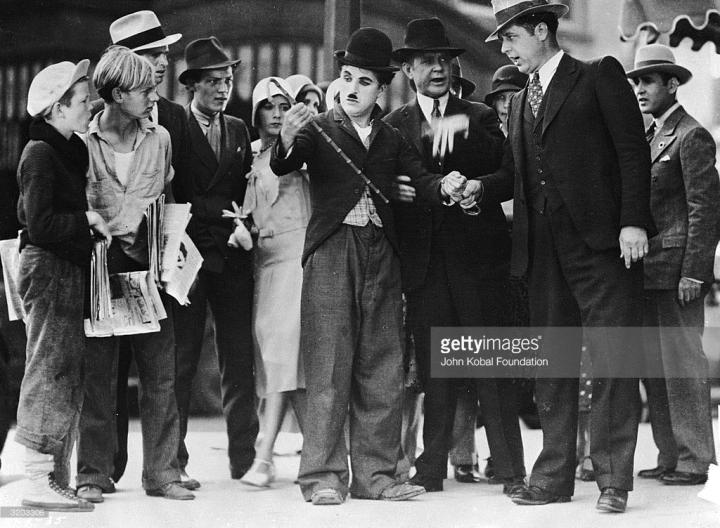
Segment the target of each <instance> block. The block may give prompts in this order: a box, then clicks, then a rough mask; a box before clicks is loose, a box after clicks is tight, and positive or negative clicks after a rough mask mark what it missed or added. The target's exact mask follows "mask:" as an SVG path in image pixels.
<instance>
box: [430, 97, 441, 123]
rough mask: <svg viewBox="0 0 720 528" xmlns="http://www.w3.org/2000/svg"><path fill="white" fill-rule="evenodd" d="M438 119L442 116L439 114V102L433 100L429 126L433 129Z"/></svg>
mask: <svg viewBox="0 0 720 528" xmlns="http://www.w3.org/2000/svg"><path fill="white" fill-rule="evenodd" d="M440 119H442V114H441V113H440V101H439V100H437V99H433V109H432V112H430V124H431V125H433V128H434V127H435V125H436V124H437V122H438V121H439V120H440Z"/></svg>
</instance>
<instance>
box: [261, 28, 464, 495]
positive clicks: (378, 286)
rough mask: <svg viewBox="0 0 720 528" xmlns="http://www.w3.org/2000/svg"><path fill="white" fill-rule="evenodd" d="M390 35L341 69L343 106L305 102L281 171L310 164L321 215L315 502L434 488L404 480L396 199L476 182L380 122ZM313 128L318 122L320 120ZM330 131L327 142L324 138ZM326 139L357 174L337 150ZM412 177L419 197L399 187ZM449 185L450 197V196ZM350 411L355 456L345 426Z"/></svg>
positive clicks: (310, 287) (305, 474)
mask: <svg viewBox="0 0 720 528" xmlns="http://www.w3.org/2000/svg"><path fill="white" fill-rule="evenodd" d="M391 53H392V43H391V42H390V39H389V38H388V37H387V35H385V34H384V33H383V32H381V31H379V30H377V29H374V28H360V29H359V30H357V31H356V32H355V33H353V34H352V36H351V37H350V40H349V41H348V44H347V47H346V49H345V50H344V51H338V52H336V53H335V56H336V57H337V60H338V62H339V64H340V65H341V72H340V88H339V103H337V104H335V106H334V108H332V109H331V110H329V111H328V112H326V113H324V114H320V115H319V116H317V117H315V119H314V121H313V117H312V113H311V111H310V110H309V109H307V107H306V106H305V105H304V104H302V103H300V104H297V105H295V106H293V107H292V108H291V109H290V110H289V111H288V113H287V114H286V116H285V123H284V125H283V128H282V130H281V133H280V140H279V141H278V146H277V147H276V149H274V151H273V158H272V161H271V167H272V169H273V171H274V172H275V173H276V174H287V173H288V172H290V171H293V170H296V169H299V168H300V167H301V165H302V164H303V163H304V162H307V166H308V171H309V173H310V185H311V196H312V210H313V212H312V216H311V218H310V221H309V225H308V228H307V233H306V238H305V249H304V252H303V257H302V262H303V266H304V272H303V291H302V306H301V337H300V348H301V354H302V355H303V360H304V367H305V372H306V382H307V400H308V401H307V416H308V417H311V419H312V421H313V423H314V426H313V427H310V428H307V431H306V432H305V441H304V444H303V451H302V457H301V459H300V474H299V480H300V487H301V490H302V493H303V496H304V497H305V500H307V501H312V502H313V504H340V503H342V502H343V501H344V499H345V496H346V495H347V493H348V488H349V490H350V492H351V493H352V495H353V497H355V498H365V499H379V500H406V499H409V498H412V497H414V496H416V495H419V494H420V493H423V492H424V491H425V490H424V489H423V488H422V487H421V486H414V485H410V484H407V483H404V484H398V483H397V482H396V481H395V480H394V475H395V469H396V464H397V458H398V452H399V449H400V427H401V406H402V396H403V352H402V347H403V334H402V304H401V293H400V265H399V260H398V240H397V234H396V231H395V224H394V220H393V216H392V211H391V209H390V206H389V204H388V203H387V197H388V196H390V195H391V193H394V194H395V195H396V196H397V197H398V198H400V199H410V198H412V197H414V195H415V188H416V189H417V193H418V194H419V195H420V196H421V197H422V198H423V199H425V200H428V201H429V202H433V203H440V200H441V196H444V197H446V198H448V197H450V198H451V197H452V196H455V197H457V196H458V195H459V191H460V190H461V188H462V186H463V185H464V181H465V178H464V177H463V176H461V175H460V174H458V173H454V174H451V175H449V176H447V177H445V179H444V184H442V185H441V180H443V178H442V177H441V176H440V175H438V174H430V173H428V172H427V171H425V170H424V169H423V168H422V162H421V160H420V158H419V157H418V154H417V151H415V149H414V148H413V147H412V146H411V145H410V144H409V143H407V142H406V141H405V140H404V139H403V137H402V136H401V135H400V134H399V133H398V132H397V131H396V130H395V129H393V128H392V127H391V126H389V125H388V124H386V123H384V122H383V121H382V120H381V119H379V115H380V112H381V110H380V108H379V107H378V106H377V104H376V101H377V98H378V96H380V94H381V93H382V92H383V91H384V90H385V87H386V86H387V85H388V84H389V83H390V81H391V79H392V77H393V74H394V72H395V71H396V70H397V68H395V67H393V66H391V65H390V59H391ZM311 121H313V122H312V123H311ZM320 130H322V133H321V132H320ZM323 134H325V135H326V136H327V137H329V138H330V139H331V140H332V141H333V142H334V143H335V144H336V145H337V146H338V147H339V148H340V149H341V150H342V152H343V153H344V155H345V156H347V157H348V158H349V159H350V160H351V162H352V164H354V165H355V168H358V169H360V168H361V169H362V173H360V171H355V170H354V168H352V167H351V165H349V164H348V163H347V162H346V160H344V159H343V158H342V157H341V155H339V154H338V153H337V152H336V151H335V149H334V148H333V147H331V146H330V145H329V144H328V143H327V140H326V138H324V137H323ZM398 174H407V175H409V176H410V177H411V178H412V180H413V183H414V185H415V188H413V187H411V186H409V185H406V184H400V185H398V186H397V187H396V188H395V190H393V186H394V181H395V177H396V175H398ZM441 186H442V187H443V189H444V190H443V191H441ZM348 406H349V409H350V453H351V454H350V457H351V462H350V463H351V466H352V473H353V480H352V484H351V485H350V486H348V482H349V472H348V461H347V459H348V453H347V449H346V446H345V436H344V434H343V424H344V422H345V418H346V416H347V413H348Z"/></svg>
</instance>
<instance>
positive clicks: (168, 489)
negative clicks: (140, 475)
mask: <svg viewBox="0 0 720 528" xmlns="http://www.w3.org/2000/svg"><path fill="white" fill-rule="evenodd" d="M145 495H148V496H150V497H163V498H165V499H171V500H193V499H194V498H195V494H194V493H193V492H192V491H190V490H187V489H185V488H183V487H182V486H181V485H180V483H179V482H168V483H167V484H165V485H163V486H160V487H159V488H155V489H149V490H145Z"/></svg>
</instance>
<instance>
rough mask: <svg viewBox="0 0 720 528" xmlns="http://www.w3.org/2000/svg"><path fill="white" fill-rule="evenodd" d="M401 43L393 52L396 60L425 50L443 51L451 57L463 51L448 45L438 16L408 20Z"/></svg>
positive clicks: (403, 60)
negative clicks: (402, 45) (400, 46)
mask: <svg viewBox="0 0 720 528" xmlns="http://www.w3.org/2000/svg"><path fill="white" fill-rule="evenodd" d="M403 43H404V47H402V48H398V49H396V50H395V51H394V52H393V59H395V60H396V61H398V62H406V61H407V60H408V58H409V57H411V56H412V54H413V53H423V52H426V51H430V52H432V51H443V52H445V53H447V54H448V55H450V56H451V57H457V56H458V55H460V54H461V53H464V52H465V50H464V49H463V48H456V47H453V46H451V45H450V40H448V38H447V35H446V33H445V26H443V23H442V22H440V19H439V18H416V19H415V20H411V21H410V22H408V25H407V27H406V28H405V39H404V41H403Z"/></svg>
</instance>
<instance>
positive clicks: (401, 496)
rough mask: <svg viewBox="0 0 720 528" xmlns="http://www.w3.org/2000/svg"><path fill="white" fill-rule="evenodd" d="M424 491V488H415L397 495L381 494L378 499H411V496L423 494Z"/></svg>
mask: <svg viewBox="0 0 720 528" xmlns="http://www.w3.org/2000/svg"><path fill="white" fill-rule="evenodd" d="M425 493H426V491H425V488H423V489H422V490H415V491H411V492H408V493H403V494H402V495H398V496H396V497H383V496H380V500H386V501H406V500H409V499H412V498H413V497H417V496H419V495H423V494H425Z"/></svg>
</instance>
